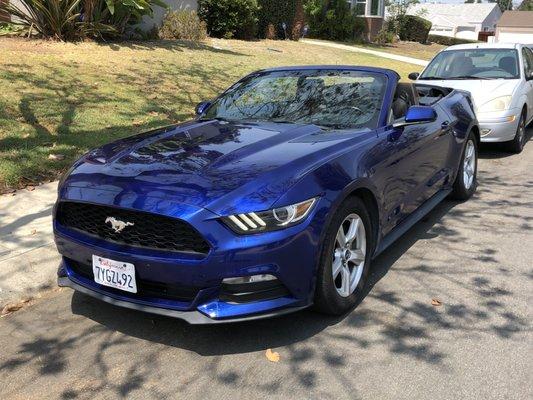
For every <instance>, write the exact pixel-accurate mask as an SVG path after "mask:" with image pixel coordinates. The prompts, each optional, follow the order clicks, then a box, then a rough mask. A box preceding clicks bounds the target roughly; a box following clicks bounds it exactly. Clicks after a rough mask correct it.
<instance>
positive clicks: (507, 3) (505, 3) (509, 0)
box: [489, 0, 513, 12]
mask: <svg viewBox="0 0 533 400" xmlns="http://www.w3.org/2000/svg"><path fill="white" fill-rule="evenodd" d="M489 3H498V6H500V10H502V12H504V11H505V10H512V9H513V0H489Z"/></svg>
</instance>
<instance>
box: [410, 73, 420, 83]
mask: <svg viewBox="0 0 533 400" xmlns="http://www.w3.org/2000/svg"><path fill="white" fill-rule="evenodd" d="M419 76H420V74H419V73H418V72H411V73H410V74H409V75H408V78H409V79H411V80H412V81H416V80H417V79H418V77H419Z"/></svg>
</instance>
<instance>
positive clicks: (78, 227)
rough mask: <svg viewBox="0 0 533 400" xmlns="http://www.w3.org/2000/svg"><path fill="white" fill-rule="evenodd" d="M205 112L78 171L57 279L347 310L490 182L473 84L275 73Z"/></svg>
mask: <svg viewBox="0 0 533 400" xmlns="http://www.w3.org/2000/svg"><path fill="white" fill-rule="evenodd" d="M196 111H197V118H196V119H195V120H193V121H190V122H187V123H184V124H180V125H175V126H169V127H166V128H163V129H159V130H155V131H151V132H147V133H144V134H141V135H137V136H132V137H128V138H126V139H123V140H119V141H117V142H114V143H110V144H107V145H105V146H102V147H101V148H98V149H96V150H93V151H90V152H89V153H87V154H85V155H84V156H83V157H82V158H81V159H80V160H78V161H77V162H76V163H75V164H74V165H73V166H72V168H71V169H70V170H69V171H68V172H67V173H66V174H65V175H64V177H63V178H62V179H61V182H60V184H59V193H58V201H57V204H56V206H55V210H54V232H55V241H56V244H57V248H58V250H59V252H60V253H61V255H62V256H63V258H62V263H61V266H60V268H59V270H58V277H59V278H58V279H59V285H61V286H69V287H71V288H73V289H75V290H78V291H80V292H83V293H86V294H88V295H90V296H94V297H96V298H99V299H101V300H103V301H106V302H108V303H112V304H116V305H120V306H123V307H128V308H133V309H137V310H143V311H148V312H152V313H156V314H162V315H167V316H173V317H177V318H182V319H184V320H186V321H188V322H190V323H215V322H227V321H239V320H244V319H253V318H261V317H267V316H273V315H279V314H283V313H288V312H292V311H296V310H299V309H302V308H305V307H308V306H310V305H314V306H315V307H316V308H317V309H318V310H319V311H322V312H326V313H330V314H342V313H345V312H347V311H348V310H350V309H351V308H353V307H354V306H355V305H356V304H357V303H358V301H360V300H361V298H362V296H363V293H364V292H363V287H364V285H365V281H366V278H367V275H368V272H369V269H370V268H371V261H372V259H373V258H375V257H376V256H377V255H378V254H379V253H381V252H382V251H383V250H384V249H386V248H387V247H388V246H389V245H391V244H392V243H393V242H394V241H395V240H396V239H398V238H399V237H400V236H401V235H402V234H403V233H404V232H405V231H406V230H407V229H408V228H409V227H411V226H412V225H413V224H414V223H415V222H416V221H418V220H419V219H420V218H422V217H423V216H424V215H425V214H426V213H428V212H429V211H430V210H431V209H432V208H433V207H435V206H436V205H437V204H438V203H439V202H440V201H442V200H443V199H444V198H446V197H447V196H449V195H451V196H453V197H455V198H456V199H462V200H465V199H467V198H469V197H470V196H472V194H473V192H474V191H475V189H476V168H477V144H478V142H479V130H478V126H477V121H476V118H475V114H474V112H473V109H472V102H471V101H470V98H469V95H468V94H467V93H465V92H461V91H459V90H453V89H446V88H441V87H433V86H429V85H418V84H416V85H415V84H408V83H399V76H398V74H397V73H396V72H394V71H391V70H388V69H380V68H367V67H351V66H312V67H290V68H277V69H269V70H263V71H259V72H255V73H253V74H251V75H248V76H246V77H245V78H243V79H242V80H240V81H239V82H237V83H236V84H235V85H233V86H232V87H230V88H229V89H228V90H227V91H225V92H224V93H223V94H222V95H221V96H219V97H218V98H217V99H215V100H213V101H212V102H204V103H200V104H199V105H198V107H197V109H196Z"/></svg>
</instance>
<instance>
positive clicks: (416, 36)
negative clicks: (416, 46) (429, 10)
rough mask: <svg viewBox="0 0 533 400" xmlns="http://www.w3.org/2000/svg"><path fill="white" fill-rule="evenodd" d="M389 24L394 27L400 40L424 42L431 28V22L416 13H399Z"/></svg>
mask: <svg viewBox="0 0 533 400" xmlns="http://www.w3.org/2000/svg"><path fill="white" fill-rule="evenodd" d="M389 24H390V25H391V26H394V27H395V28H396V33H397V34H398V36H399V37H400V40H406V41H409V42H419V43H426V42H427V39H428V35H429V31H430V30H431V22H430V21H428V20H427V19H424V18H422V17H419V16H416V15H399V16H398V17H396V20H393V21H390V22H389Z"/></svg>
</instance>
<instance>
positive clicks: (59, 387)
mask: <svg viewBox="0 0 533 400" xmlns="http://www.w3.org/2000/svg"><path fill="white" fill-rule="evenodd" d="M531 133H533V132H531V130H530V136H531ZM481 157H482V159H481V160H480V164H479V170H480V171H479V180H480V186H479V190H478V192H477V195H476V196H475V198H474V199H472V200H471V201H469V202H466V203H462V204H461V203H454V202H445V203H443V204H441V205H440V206H439V207H438V208H437V209H435V210H434V211H433V212H432V213H430V214H429V215H428V216H427V217H426V218H425V219H424V220H423V221H421V222H420V223H419V224H417V225H416V226H415V227H414V228H413V229H411V230H410V231H409V232H408V233H407V234H406V235H405V236H404V237H402V238H401V240H400V241H399V242H398V243H397V244H396V245H395V246H393V247H392V248H391V249H389V250H388V251H387V252H385V253H384V254H383V255H381V256H380V257H379V258H378V259H377V260H375V262H374V264H373V273H372V276H371V285H370V287H369V289H368V294H367V296H366V298H365V299H364V301H363V303H362V304H361V305H360V306H359V307H358V308H357V309H356V310H355V311H353V312H351V313H350V314H349V315H347V316H345V317H343V318H331V317H326V316H323V315H318V314H314V313H313V312H311V311H304V312H300V313H297V314H293V315H289V316H285V317H281V318H277V319H271V320H265V321H257V322H250V323H240V324H235V325H225V326H189V325H187V324H186V323H183V322H180V321H176V320H172V319H168V318H162V317H156V316H152V315H148V314H143V313H139V312H133V311H129V310H124V309H120V308H116V307H113V306H110V305H108V304H104V303H101V302H99V301H97V300H93V299H91V298H89V297H87V296H84V295H80V294H76V293H73V292H72V291H71V290H68V289H64V290H61V291H59V292H51V293H48V294H46V295H44V297H43V298H42V299H40V300H39V301H37V302H36V303H35V304H34V305H32V306H30V307H27V308H24V309H22V310H20V311H18V312H16V313H14V314H11V315H8V316H6V317H4V318H2V319H0V348H1V349H2V351H1V352H0V382H2V385H0V398H2V399H14V398H20V399H33V398H39V399H41V398H61V399H73V398H81V399H84V398H87V399H88V398H91V399H94V398H106V399H110V398H131V399H148V398H158V399H161V398H180V399H217V400H222V399H236V398H269V399H285V398H291V399H359V398H365V399H432V400H434V399H531V398H533V386H532V382H533V373H532V371H533V368H532V362H531V360H533V340H532V339H533V335H532V333H531V303H532V296H531V293H533V290H532V289H533V262H532V260H533V230H532V229H533V174H532V171H533V143H531V142H530V143H529V145H527V146H526V149H525V150H524V152H523V153H522V154H521V155H517V156H515V155H509V154H506V153H501V152H497V151H496V150H495V148H485V149H484V150H483V152H482V154H481ZM432 299H438V300H440V301H441V302H442V305H440V306H434V305H432ZM269 348H271V349H272V350H273V351H275V352H278V353H279V355H280V357H281V358H280V361H279V362H277V363H274V362H270V361H268V360H267V358H266V357H265V350H266V349H269Z"/></svg>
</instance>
